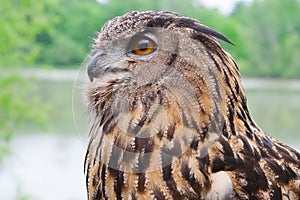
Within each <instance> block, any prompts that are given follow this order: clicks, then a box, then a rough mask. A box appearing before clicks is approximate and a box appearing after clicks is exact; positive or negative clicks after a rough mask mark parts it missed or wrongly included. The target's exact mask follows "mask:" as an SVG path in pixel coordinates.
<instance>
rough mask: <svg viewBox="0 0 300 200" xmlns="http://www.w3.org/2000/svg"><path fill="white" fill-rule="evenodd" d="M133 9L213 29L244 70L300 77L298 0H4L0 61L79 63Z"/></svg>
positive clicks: (266, 74)
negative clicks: (225, 2) (215, 2)
mask: <svg viewBox="0 0 300 200" xmlns="http://www.w3.org/2000/svg"><path fill="white" fill-rule="evenodd" d="M132 10H139V11H142V10H169V11H175V12H179V13H181V14H183V15H186V16H189V17H193V18H196V19H198V20H200V21H201V22H203V23H204V24H206V25H208V26H210V27H212V28H214V29H216V30H218V31H219V32H221V33H223V34H224V35H226V36H227V37H228V38H229V39H231V40H232V41H233V42H234V43H235V45H236V46H235V47H233V46H230V45H227V44H224V46H225V48H226V50H227V51H229V52H230V53H231V54H232V55H233V57H234V58H235V59H236V60H237V62H238V64H239V66H240V69H241V72H242V74H243V75H244V76H245V75H246V76H264V77H266V76H268V77H284V78H299V77H300V62H299V56H298V55H300V23H299V21H298V20H299V19H300V2H299V1H298V0H287V1H282V0H254V1H253V2H252V3H250V4H244V3H238V4H237V5H236V6H235V9H234V11H233V12H232V13H231V14H230V15H224V14H222V13H220V12H219V11H218V10H216V9H214V10H209V9H207V8H205V7H203V6H201V0H198V1H197V0H161V1H146V0H130V1H124V0H107V1H103V3H98V2H97V1H96V0H85V1H80V0H72V1H70V0H44V1H37V0H3V1H2V2H1V8H0V12H1V13H2V17H1V18H0V24H1V26H0V40H1V41H0V55H1V60H0V65H5V66H8V65H9V66H16V65H17V66H24V65H27V66H31V67H32V66H33V65H35V66H43V65H51V66H55V67H64V68H66V67H76V68H78V66H79V65H80V64H81V62H82V61H83V60H84V57H85V56H86V54H87V53H88V52H89V50H90V46H91V43H92V38H93V37H94V36H95V35H96V33H97V31H99V30H100V27H101V26H102V25H103V24H104V23H105V22H106V21H107V20H108V19H111V18H113V17H114V16H118V15H122V14H124V13H125V12H127V11H132Z"/></svg>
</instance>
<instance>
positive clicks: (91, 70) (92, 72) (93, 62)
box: [87, 53, 103, 82]
mask: <svg viewBox="0 0 300 200" xmlns="http://www.w3.org/2000/svg"><path fill="white" fill-rule="evenodd" d="M102 55H103V54H102V53H97V54H95V55H94V56H93V57H92V58H91V59H90V60H89V61H88V64H87V65H88V66H87V74H88V76H89V78H90V81H91V82H93V80H94V78H96V77H97V71H98V70H97V62H98V61H99V59H100V57H101V56H102Z"/></svg>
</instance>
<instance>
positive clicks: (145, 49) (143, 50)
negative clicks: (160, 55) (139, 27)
mask: <svg viewBox="0 0 300 200" xmlns="http://www.w3.org/2000/svg"><path fill="white" fill-rule="evenodd" d="M155 49H156V45H155V43H154V42H153V41H152V40H150V39H148V38H142V39H140V40H137V41H136V42H135V44H134V45H133V50H132V53H134V54H136V55H148V54H150V53H152V52H153V51H154V50H155Z"/></svg>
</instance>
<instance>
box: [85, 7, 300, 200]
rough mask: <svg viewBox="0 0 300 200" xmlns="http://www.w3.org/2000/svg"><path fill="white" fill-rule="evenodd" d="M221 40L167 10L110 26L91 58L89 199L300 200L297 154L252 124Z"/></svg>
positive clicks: (132, 15) (135, 15)
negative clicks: (219, 41)
mask: <svg viewBox="0 0 300 200" xmlns="http://www.w3.org/2000/svg"><path fill="white" fill-rule="evenodd" d="M216 39H221V40H224V41H227V42H229V41H228V40H227V39H226V38H225V37H224V36H222V35H221V34H219V33H217V32H216V31H214V30H212V29H210V28H208V27H206V26H204V25H203V24H201V23H200V22H198V21H196V20H194V19H190V18H187V17H184V16H181V15H179V14H176V13H170V12H160V11H149V12H130V13H127V14H125V15H123V16H121V17H116V18H114V19H112V20H111V21H108V22H107V23H106V24H105V25H104V27H103V28H102V30H101V32H99V34H98V37H97V38H96V39H95V43H94V46H93V50H92V52H91V54H90V56H89V57H88V59H87V71H88V75H89V78H90V80H91V81H90V83H89V85H88V87H87V89H86V95H87V102H88V108H89V112H90V123H91V128H90V133H89V137H90V142H89V146H88V150H87V154H86V160H85V173H86V182H87V190H88V199H89V200H96V199H176V200H177V199H207V200H209V199H210V200H215V199H251V200H253V199H299V196H300V154H299V153H297V152H296V151H295V150H293V149H292V148H290V147H288V146H286V145H284V144H281V143H280V142H278V141H276V140H275V139H273V138H271V137H270V136H267V135H266V134H265V133H264V132H263V131H262V130H261V129H260V128H259V127H258V126H257V125H256V124H255V122H254V121H253V120H252V119H251V116H250V114H249V112H248V108H247V104H246V97H245V94H244V90H243V87H242V85H241V81H240V75H239V71H238V67H237V65H236V63H235V62H234V60H233V59H232V58H231V56H230V55H229V54H228V53H226V52H225V51H224V50H223V49H222V48H221V46H220V44H219V43H218V42H217V40H216ZM229 43H230V42H229Z"/></svg>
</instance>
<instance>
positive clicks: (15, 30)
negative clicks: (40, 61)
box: [0, 0, 57, 66]
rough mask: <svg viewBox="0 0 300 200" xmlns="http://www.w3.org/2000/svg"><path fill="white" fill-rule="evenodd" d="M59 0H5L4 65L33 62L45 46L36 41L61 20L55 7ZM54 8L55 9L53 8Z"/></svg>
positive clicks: (0, 50) (0, 32)
mask: <svg viewBox="0 0 300 200" xmlns="http://www.w3.org/2000/svg"><path fill="white" fill-rule="evenodd" d="M55 5H56V1H55V0H44V1H34V0H3V1H1V7H0V12H1V18H0V24H1V26H0V57H1V60H0V65H2V66H24V65H28V64H33V63H34V62H35V61H36V59H37V57H38V55H39V53H40V51H41V46H40V45H39V43H37V42H36V41H37V40H38V38H39V37H40V36H41V35H42V34H43V33H47V34H51V32H52V31H53V29H54V24H55V22H56V21H57V19H56V17H55V15H54V14H52V11H54V10H55V9H54V7H55ZM49 11H51V12H49Z"/></svg>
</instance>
